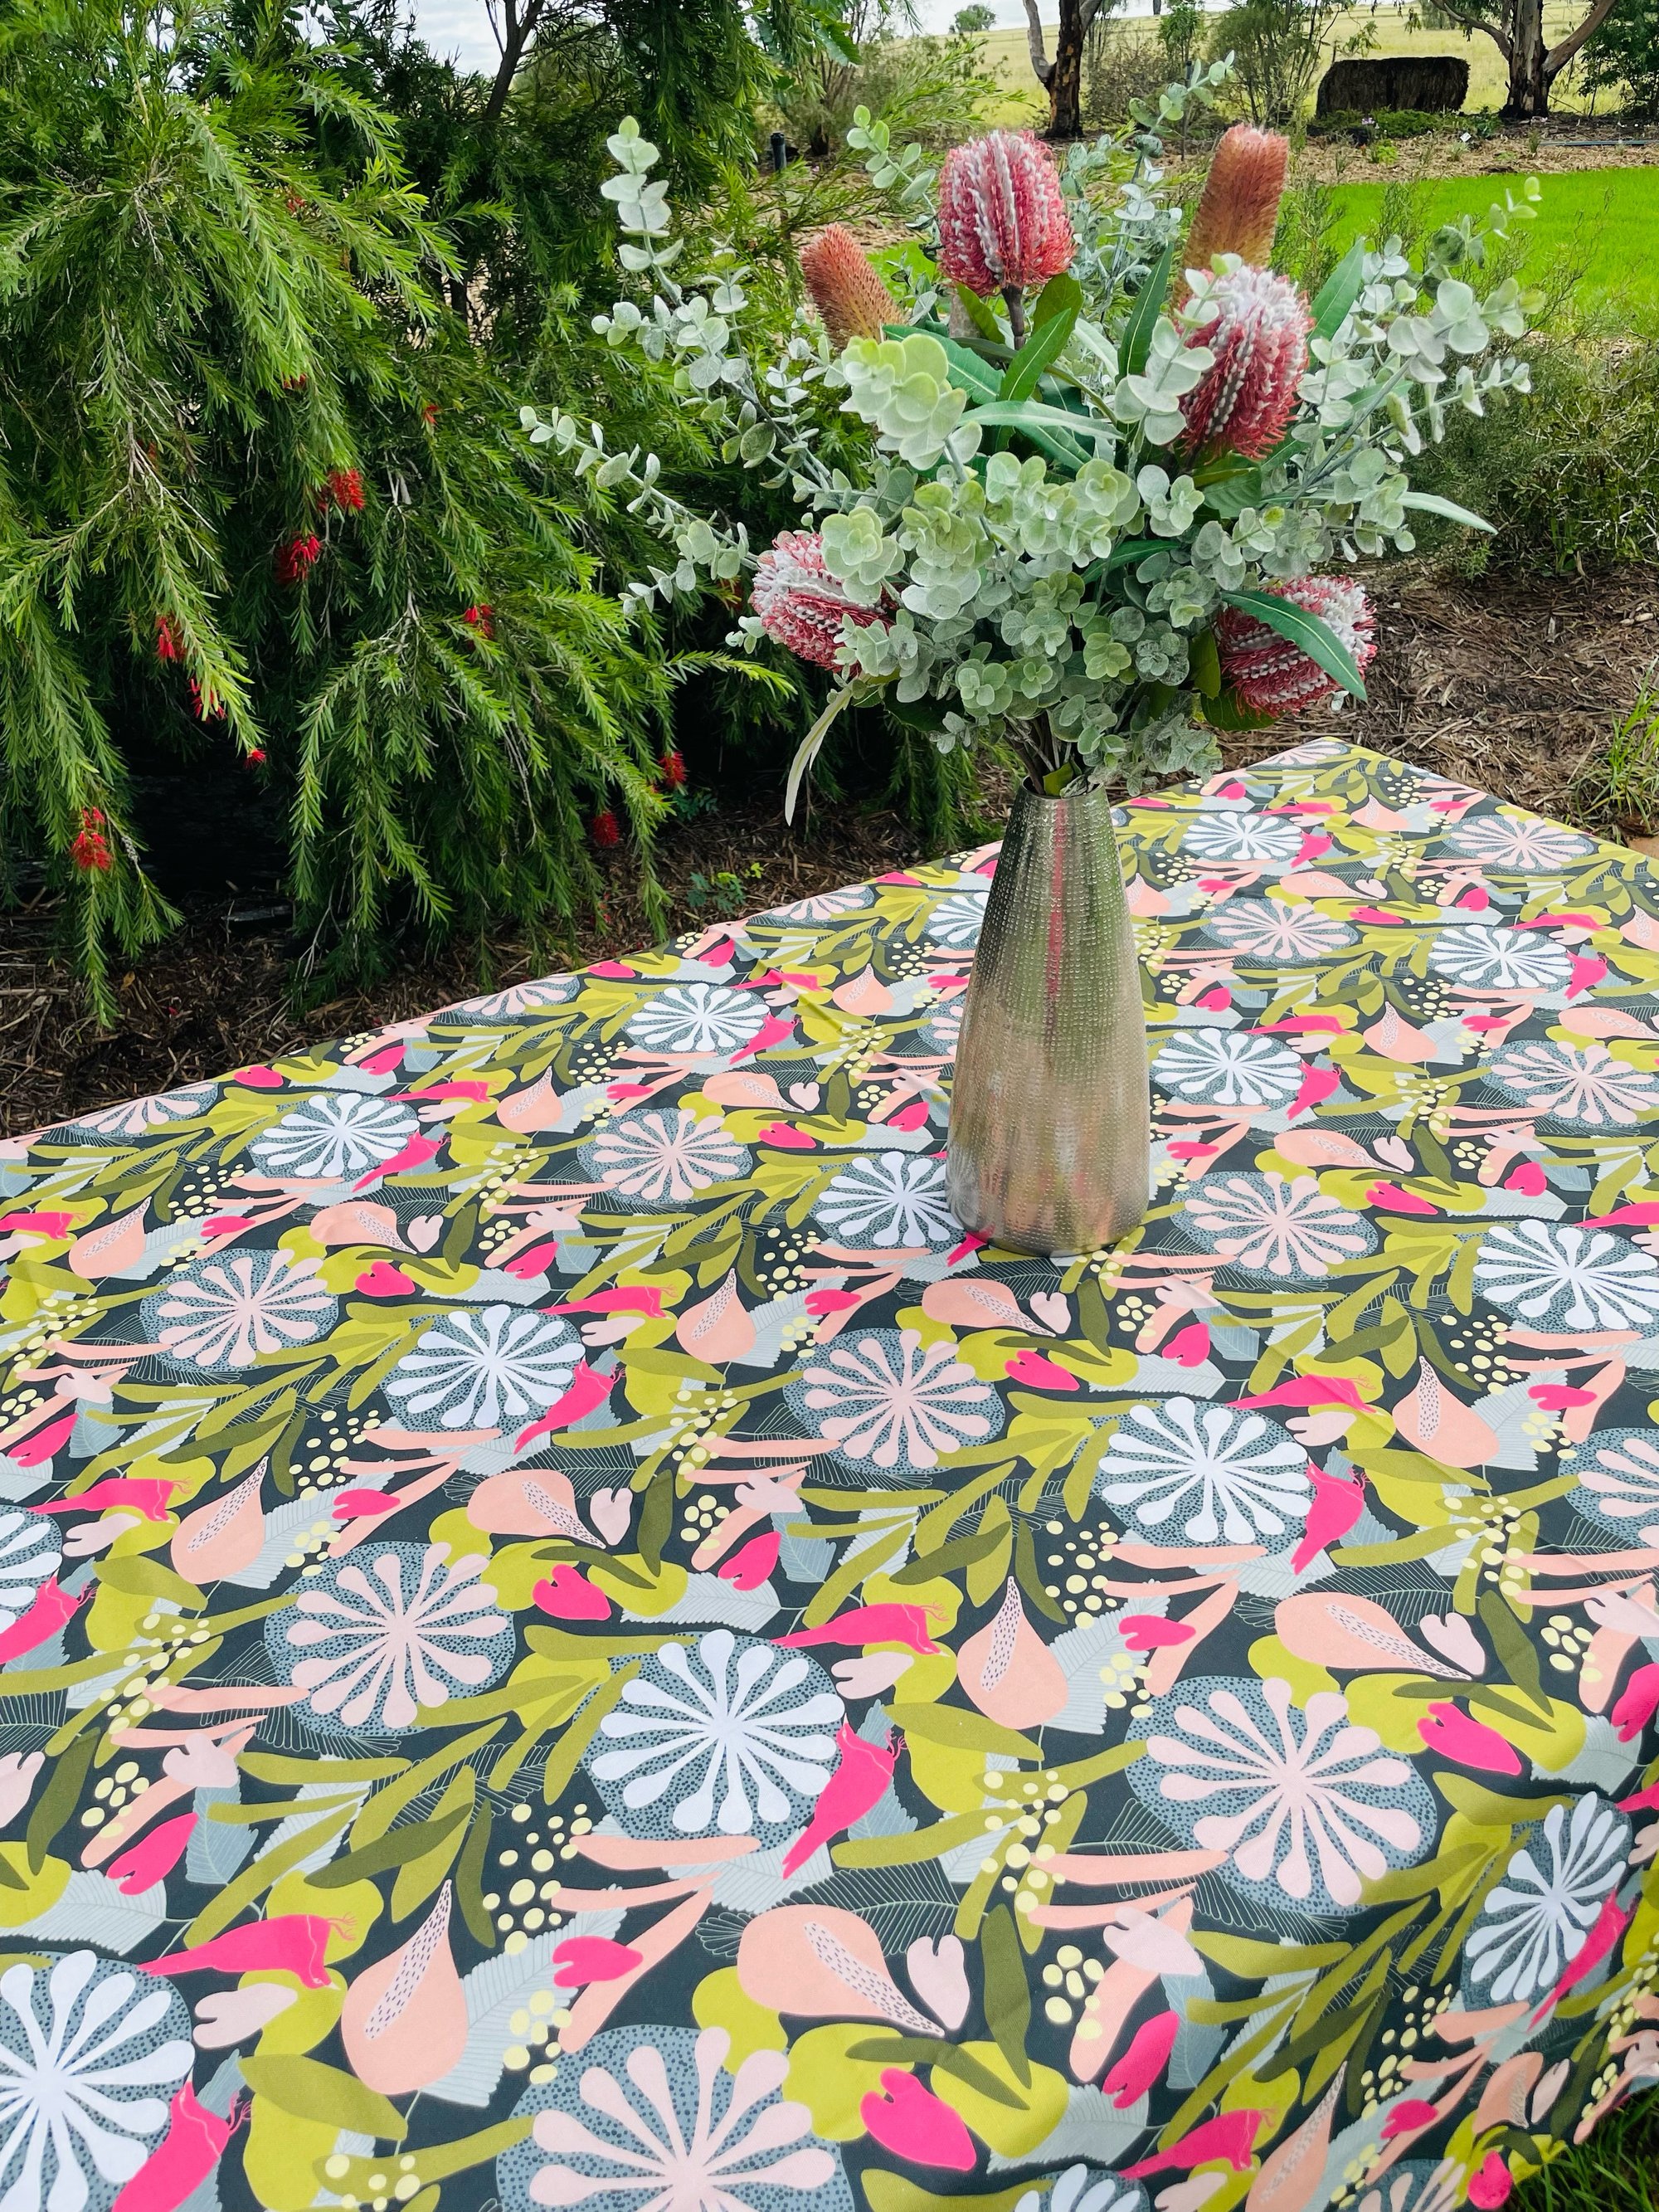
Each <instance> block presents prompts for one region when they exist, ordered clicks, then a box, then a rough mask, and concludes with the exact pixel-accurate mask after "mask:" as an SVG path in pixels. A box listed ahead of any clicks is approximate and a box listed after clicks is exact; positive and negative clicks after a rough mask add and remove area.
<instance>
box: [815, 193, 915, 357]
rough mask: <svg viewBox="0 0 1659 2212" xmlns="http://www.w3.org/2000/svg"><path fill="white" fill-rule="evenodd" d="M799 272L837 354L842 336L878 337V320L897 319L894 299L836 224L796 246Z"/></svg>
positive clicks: (859, 248) (843, 340) (857, 246)
mask: <svg viewBox="0 0 1659 2212" xmlns="http://www.w3.org/2000/svg"><path fill="white" fill-rule="evenodd" d="M800 273H801V275H802V276H805V279H806V289H807V290H808V291H809V292H810V293H811V295H812V305H813V306H814V307H816V308H817V311H818V313H819V314H820V315H821V316H822V317H823V327H824V329H825V330H826V331H828V333H829V343H830V345H831V346H832V347H833V348H834V349H835V350H836V352H837V353H839V352H840V351H841V349H842V347H843V346H844V345H845V344H846V343H847V341H848V338H878V337H880V336H881V333H882V325H884V324H885V323H896V322H901V321H902V319H903V318H902V315H901V313H900V312H899V305H898V302H897V301H896V300H895V299H894V297H893V295H892V294H891V293H890V291H889V290H888V289H887V287H886V286H885V285H884V283H882V281H881V279H880V277H879V276H877V274H876V272H875V270H873V269H872V267H871V266H870V264H869V261H868V260H867V258H866V256H865V252H864V249H863V247H862V246H860V244H859V242H858V240H857V239H856V238H854V235H853V234H852V232H851V231H850V230H848V228H846V226H845V225H844V224H842V223H839V222H832V223H831V224H830V226H829V228H828V230H821V231H820V232H819V233H818V234H817V237H816V238H815V239H814V240H812V242H811V245H810V246H803V247H802V249H801V257H800Z"/></svg>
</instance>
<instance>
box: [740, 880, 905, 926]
mask: <svg viewBox="0 0 1659 2212" xmlns="http://www.w3.org/2000/svg"><path fill="white" fill-rule="evenodd" d="M875 902H876V895H875V892H874V891H873V890H872V889H871V888H870V885H869V884H847V885H846V886H845V887H844V888H843V889H842V890H835V891H819V892H817V894H816V896H813V897H811V898H804V899H794V900H792V901H791V902H790V903H789V904H788V905H787V906H774V907H769V908H767V910H766V912H765V913H764V914H757V915H756V916H755V921H757V922H777V923H780V924H785V923H788V922H792V921H796V922H799V921H839V920H840V919H841V917H842V915H846V914H861V913H862V912H863V910H864V908H866V907H868V906H873V905H874V904H875Z"/></svg>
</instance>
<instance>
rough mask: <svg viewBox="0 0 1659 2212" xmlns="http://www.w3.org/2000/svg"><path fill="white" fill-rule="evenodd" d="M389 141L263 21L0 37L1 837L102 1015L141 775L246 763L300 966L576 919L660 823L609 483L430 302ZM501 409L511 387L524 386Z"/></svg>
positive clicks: (381, 118) (27, 12) (321, 64)
mask: <svg viewBox="0 0 1659 2212" xmlns="http://www.w3.org/2000/svg"><path fill="white" fill-rule="evenodd" d="M449 261H450V255H449V249H448V246H447V240H446V238H445V236H444V234H443V233H442V232H441V230H440V229H437V228H435V227H434V226H433V225H432V224H431V223H430V222H429V221H428V216H427V214H426V212H425V210H424V207H423V204H422V200H421V198H420V196H419V195H418V194H417V193H416V191H414V190H413V189H412V188H411V186H410V184H409V182H408V180H407V179H406V176H405V175H404V171H403V168H402V166H401V163H400V160H399V156H398V146H397V140H396V136H395V131H394V126H393V124H392V119H391V118H389V117H388V116H387V115H386V113H385V112H383V111H382V110H380V109H379V108H378V107H376V106H374V105H373V104H372V103H371V102H368V101H367V100H365V99H363V98H362V95H361V94H358V93H357V92H356V91H355V90H354V89H353V88H352V86H351V84H350V82H349V79H348V76H347V73H346V72H345V70H343V68H342V67H341V65H340V64H339V62H338V59H337V57H335V56H334V55H332V54H331V53H330V52H328V51H327V50H325V49H323V50H313V49H312V48H310V47H309V46H307V45H306V44H305V43H304V42H303V41H298V42H296V40H295V39H294V37H293V35H292V26H291V24H290V22H289V19H288V18H287V17H286V16H285V15H283V13H282V11H281V10H280V9H272V10H271V11H270V12H268V13H264V14H254V15H251V16H244V17H243V18H242V19H241V20H240V22H238V21H236V20H234V19H233V18H232V17H231V16H230V15H228V14H227V13H225V12H223V11H222V9H220V8H219V7H217V6H216V5H212V4H210V5H206V6H200V7H197V6H194V5H188V4H187V5H185V6H184V7H182V8H179V9H176V10H175V11H173V12H172V13H171V14H163V13H161V11H159V10H158V11H157V12H156V13H155V14H154V15H137V16H132V15H127V14H125V13H124V12H123V9H121V7H120V5H119V4H118V0H76V4H58V0H31V4H30V5H29V6H28V7H27V8H26V9H15V10H13V11H12V12H11V14H10V15H9V17H8V18H7V19H6V21H5V22H4V25H3V27H0V848H3V853H4V856H5V862H6V867H7V872H8V875H9V879H10V882H11V884H12V885H13V886H14V887H15V885H16V884H19V883H20V882H28V881H33V882H34V883H36V884H38V883H39V882H40V881H41V880H42V879H43V878H44V881H45V883H46V885H47V886H48V887H49V888H50V889H52V890H54V891H57V892H59V893H62V894H64V909H63V910H64V915H65V917H66V920H67V921H68V923H69V925H70V927H71V929H72V931H73V933H74V934H75V937H76V941H77V945H78V951H79V956H80V958H81V961H82V966H83V969H84V971H85V972H86V974H87V975H88V979H89V980H90V981H91V982H92V984H93V987H94V1002H95V1004H96V1005H97V1006H99V1008H100V1011H106V1010H107V1009H108V1007H109V1006H110V1003H111V1000H110V994H109V991H108V987H107V981H106V969H107V964H108V960H109V957H110V955H111V952H112V949H114V948H118V949H119V950H120V951H122V952H124V953H127V954H131V953H132V952H134V951H137V949H138V948H139V947H140V946H142V945H143V944H145V943H146V942H148V941H150V940H153V939H155V937H156V936H158V935H159V934H160V933H161V931H162V930H163V929H164V928H165V927H166V926H167V922H168V921H169V919H170V917H169V915H168V913H167V908H166V906H165V904H164V902H163V901H162V899H161V896H159V895H158V893H157V891H156V890H155V887H154V886H153V884H151V882H150V880H149V877H148V875H147V873H146V872H145V866H144V860H143V852H142V850H141V847H140V842H139V839H138V836H137V833H136V830H135V827H134V823H133V816H132V806H131V762H132V759H133V757H134V754H135V750H137V748H138V747H139V746H140V745H141V744H143V745H148V744H149V743H150V742H151V740H152V739H154V740H155V741H157V742H160V743H161V744H163V745H165V746H166V747H167V749H169V750H171V751H172V752H173V754H174V755H175V757H178V758H179V759H182V760H186V761H188V760H190V759H191V758H202V757H204V756H205V755H206V754H207V753H208V752H209V751H210V750H211V749H218V748H232V749H234V751H235V752H236V753H237V754H239V755H240V757H241V758H242V759H243V761H244V762H246V763H247V764H248V774H249V775H250V776H260V777H267V778H270V779H272V780H273V781H274V784H275V787H276V791H277V793H279V795H280V797H281V799H282V800H283V805H284V806H285V808H286V810H287V813H288V818H289V860H290V866H291V874H292V884H293V890H294V893H295V901H296V907H297V913H298V919H299V921H300V923H301V927H304V928H305V929H306V930H307V931H308V932H309V933H311V936H312V940H313V956H314V957H316V958H318V959H320V960H322V961H324V962H325V963H329V964H331V966H333V967H339V966H342V965H344V964H348V963H349V965H350V966H351V967H352V968H354V969H356V970H357V971H359V972H361V971H362V970H363V969H365V968H368V967H371V966H372V965H373V964H374V962H375V961H376V960H377V959H379V958H380V957H383V953H384V949H385V946H386V939H387V933H388V932H389V931H390V930H392V928H393V927H396V926H397V925H398V923H399V922H400V921H403V920H404V919H405V918H412V919H413V920H414V921H416V922H418V923H420V924H422V925H424V926H425V927H428V928H430V929H435V930H436V929H446V928H453V927H477V926H480V925H482V923H483V921H485V920H486V919H488V918H489V916H491V915H499V914H504V913H511V914H512V915H513V916H514V917H515V919H516V920H517V921H519V922H520V924H521V925H523V926H526V927H534V926H535V925H536V923H537V921H538V920H539V919H544V918H547V917H550V916H557V915H565V914H568V913H570V912H571V911H572V910H573V908H574V905H575V904H576V902H579V900H580V898H581V896H583V893H584V891H585V890H586V889H587V888H588V887H589V886H590V885H591V883H592V879H593V878H592V861H591V860H590V858H589V857H588V854H587V848H586V838H585V836H584V829H585V825H586V822H587V820H588V818H589V817H591V816H592V814H593V812H594V811H596V810H597V809H600V808H606V809H609V808H614V809H616V810H617V811H619V812H620V813H621V814H622V815H623V817H624V818H625V819H627V820H629V821H630V822H631V823H633V824H634V826H635V829H636V830H637V831H640V832H644V831H646V830H647V829H648V827H649V825H650V823H651V822H652V820H653V817H655V815H656V814H657V813H658V812H659V811H660V809H661V806H662V804H663V802H662V800H661V799H659V797H658V796H657V795H656V794H655V793H654V791H653V781H654V778H655V760H654V755H655V753H656V752H657V751H659V750H661V749H662V747H663V744H664V742H665V741H664V739H663V738H662V736H661V735H660V732H661V728H662V721H663V717H664V715H665V711H666V708H667V705H668V701H669V696H670V691H671V685H672V683H673V682H674V680H675V678H676V677H677V676H678V674H680V673H683V672H684V664H681V665H676V664H675V663H674V662H672V661H671V659H667V658H666V657H665V654H664V653H663V652H662V650H661V647H660V644H659V641H658V640H657V639H656V638H655V636H654V635H653V633H652V632H651V630H650V629H649V626H648V624H647V625H646V626H644V627H641V626H640V624H639V623H637V622H636V623H635V624H634V625H633V626H632V627H631V628H630V626H629V623H627V622H626V621H625V620H624V617H623V613H622V611H621V610H620V608H619V607H618V606H617V604H616V603H615V602H614V601H613V600H611V599H609V598H607V597H605V595H604V594H603V593H601V592H599V591H597V590H596V589H595V588H594V586H595V583H596V580H597V577H598V566H597V560H596V549H597V546H598V544H599V539H598V538H596V535H595V533H596V532H597V531H599V529H600V528H601V526H602V522H601V518H599V517H598V516H597V514H596V513H595V511H594V509H593V507H592V503H591V501H590V500H589V495H588V492H587V489H586V487H585V486H580V485H575V484H574V483H570V482H569V481H568V480H567V482H566V483H565V484H564V485H561V483H560V481H559V479H558V478H557V477H551V478H550V477H544V476H543V475H542V474H540V473H539V472H538V471H537V470H535V469H534V468H532V465H531V464H530V463H529V461H528V459H527V458H526V456H525V454H524V452H523V447H522V443H521V441H520V440H519V439H518V438H517V436H516V435H515V434H514V431H513V425H512V422H511V409H510V405H509V398H508V395H507V393H506V392H504V391H503V390H502V389H501V387H500V386H499V384H498V383H497V381H496V380H495V376H494V374H493V373H492V371H491V369H490V368H489V364H488V362H487V361H486V360H485V359H484V358H483V357H482V356H480V355H479V354H478V353H477V351H476V350H474V349H472V348H471V346H470V345H468V344H467V343H466V342H465V337H464V335H463V333H462V332H461V330H460V327H459V325H458V324H457V323H456V322H455V321H454V320H453V319H452V318H451V317H449V316H448V314H447V312H446V310H445V309H444V307H442V305H441V301H439V300H438V299H437V298H435V296H434V295H433V294H432V293H431V292H430V290H429V289H428V287H427V286H426V284H425V283H423V282H422V270H423V269H432V268H439V269H441V268H443V267H445V266H447V265H448V264H449ZM516 398H517V394H516V393H515V394H514V395H513V399H514V400H516Z"/></svg>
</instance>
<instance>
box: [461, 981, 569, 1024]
mask: <svg viewBox="0 0 1659 2212" xmlns="http://www.w3.org/2000/svg"><path fill="white" fill-rule="evenodd" d="M580 988H581V979H580V976H576V975H538V976H537V978H536V979H535V981H533V982H530V983H509V984H508V985H507V987H506V989H505V990H501V991H486V992H485V993H484V994H483V997H482V998H479V999H462V1000H459V1001H458V1003H457V1004H456V1005H454V1006H446V1007H445V1008H444V1010H443V1012H442V1013H441V1014H439V1015H436V1016H435V1017H434V1018H435V1020H438V1021H445V1022H453V1021H468V1022H496V1021H506V1020H510V1019H512V1018H513V1016H515V1015H519V1014H539V1013H542V1012H545V1011H546V1010H547V1009H548V1008H550V1007H552V1006H568V1005H569V1003H570V1001H571V1000H573V999H574V997H575V995H576V994H577V992H578V991H579V990H580Z"/></svg>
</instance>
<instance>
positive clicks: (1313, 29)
mask: <svg viewBox="0 0 1659 2212" xmlns="http://www.w3.org/2000/svg"><path fill="white" fill-rule="evenodd" d="M1344 8H1345V0H1241V4H1239V5H1238V6H1237V7H1232V8H1229V9H1227V10H1226V11H1225V14H1223V15H1218V16H1216V17H1214V18H1213V20H1212V26H1211V32H1210V51H1211V52H1212V54H1214V55H1217V56H1221V55H1224V54H1231V55H1232V57H1233V61H1234V68H1235V71H1236V74H1237V86H1238V90H1239V93H1240V94H1241V95H1242V98H1243V105H1244V107H1245V110H1246V112H1247V113H1248V114H1249V118H1250V121H1251V122H1252V123H1256V124H1263V125H1269V126H1271V127H1272V128H1273V129H1276V130H1283V129H1285V128H1286V127H1287V126H1288V125H1291V124H1293V123H1295V122H1296V121H1297V118H1298V117H1299V116H1300V115H1301V113H1302V110H1303V106H1304V104H1305V102H1306V100H1307V99H1308V95H1309V94H1310V92H1311V91H1312V89H1313V84H1314V79H1315V78H1316V76H1318V75H1319V72H1320V69H1321V66H1322V63H1323V60H1324V58H1325V50H1326V46H1327V42H1328V40H1329V38H1330V35H1331V33H1332V32H1333V30H1334V27H1335V24H1336V21H1337V18H1338V17H1339V16H1340V15H1342V14H1343V12H1344Z"/></svg>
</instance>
